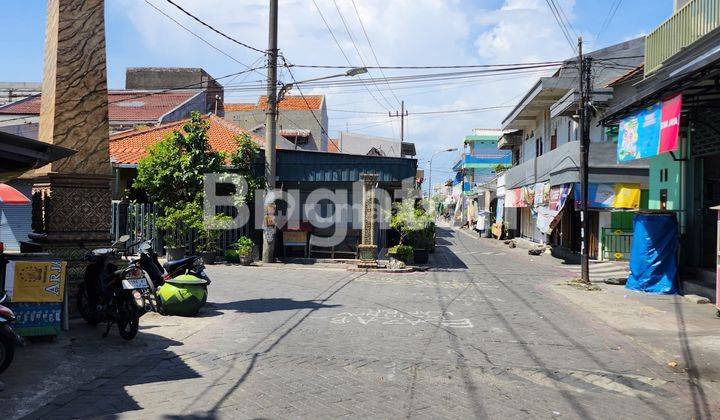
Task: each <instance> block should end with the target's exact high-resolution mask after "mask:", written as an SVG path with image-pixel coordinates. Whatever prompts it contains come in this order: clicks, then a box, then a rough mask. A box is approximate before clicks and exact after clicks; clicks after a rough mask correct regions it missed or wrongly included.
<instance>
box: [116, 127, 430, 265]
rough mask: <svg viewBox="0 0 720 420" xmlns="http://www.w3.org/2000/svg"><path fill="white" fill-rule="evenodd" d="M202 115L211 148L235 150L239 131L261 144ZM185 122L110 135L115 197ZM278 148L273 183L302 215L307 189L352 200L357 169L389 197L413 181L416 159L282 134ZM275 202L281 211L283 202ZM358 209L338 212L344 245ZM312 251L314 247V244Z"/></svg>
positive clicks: (326, 207)
mask: <svg viewBox="0 0 720 420" xmlns="http://www.w3.org/2000/svg"><path fill="white" fill-rule="evenodd" d="M203 118H204V119H205V120H207V121H208V122H209V129H208V133H207V135H208V140H209V142H210V145H211V147H212V148H213V149H214V150H217V151H222V152H232V151H234V150H235V148H236V144H235V141H234V138H235V137H236V136H238V135H242V134H247V135H250V136H251V138H252V139H253V140H254V141H255V142H256V143H257V144H258V145H259V146H260V147H261V148H264V146H265V139H264V137H262V136H259V135H257V134H255V133H253V132H251V131H249V130H246V129H243V128H241V127H239V126H237V125H235V124H233V123H232V122H230V121H227V120H226V119H223V118H220V117H218V116H215V115H213V114H209V115H207V116H205V117H203ZM186 122H187V120H183V121H178V122H174V123H170V124H164V125H161V126H157V127H150V128H145V129H137V130H132V131H130V132H125V133H118V134H115V135H113V136H111V137H110V159H111V162H112V165H113V173H114V175H115V181H114V187H113V197H114V199H115V200H119V199H121V197H123V196H124V193H125V191H126V190H127V188H128V187H129V185H130V183H131V182H132V179H133V178H134V177H135V176H136V174H137V165H138V162H139V161H140V160H141V159H142V158H143V157H144V156H146V155H147V149H148V147H150V146H152V145H154V144H157V143H158V142H160V141H161V140H162V139H163V138H164V137H165V136H167V135H168V134H169V133H171V132H172V131H174V130H182V126H183V125H184V124H185V123H186ZM276 153H277V155H276V159H277V182H276V188H278V189H283V190H285V191H288V190H297V191H298V192H299V194H300V203H298V204H299V205H300V206H299V208H300V212H301V215H305V213H304V212H305V204H306V202H307V199H308V197H309V196H310V194H311V193H312V192H313V191H317V190H321V189H322V190H323V191H331V192H333V193H338V192H340V191H345V194H340V195H341V196H342V197H344V198H347V202H348V204H352V199H353V197H354V196H353V194H354V193H355V192H354V191H353V186H354V184H355V183H357V182H358V181H359V180H360V174H361V173H364V172H370V173H377V174H378V175H379V178H378V182H379V184H378V186H379V188H381V189H383V190H385V191H387V192H388V194H389V196H390V197H391V198H395V192H396V191H398V190H399V189H400V188H401V187H402V186H403V181H405V182H408V183H409V185H413V183H414V178H415V176H416V175H417V161H416V160H415V159H408V158H399V157H386V156H379V157H377V156H367V155H350V154H339V153H331V152H319V151H307V150H302V149H296V148H295V145H294V144H293V143H291V142H289V141H288V140H284V139H282V140H279V141H278V144H277V151H276ZM263 159H264V157H263V156H259V161H258V167H259V168H262V167H263ZM260 170H262V169H260ZM408 180H409V181H408ZM325 201H327V200H325ZM279 207H280V209H281V210H282V206H279ZM321 207H322V208H321V209H320V213H321V214H322V215H323V216H325V217H327V216H328V215H332V214H333V213H334V211H335V209H334V205H333V204H332V203H329V202H328V203H324V204H323V205H322V206H321ZM360 214H361V211H360V206H359V204H358V205H357V206H353V207H350V208H348V209H346V210H341V211H340V213H339V217H341V220H339V222H340V223H341V224H342V225H344V227H345V228H346V229H347V232H348V237H347V238H346V241H348V242H349V243H348V244H347V245H348V246H349V247H346V248H345V249H346V250H347V249H351V248H352V246H351V245H352V244H351V242H353V241H357V239H358V232H359V228H358V226H359V222H360ZM378 238H379V240H380V242H379V243H380V245H381V248H382V246H383V244H384V241H385V240H386V236H385V230H381V231H379V232H378ZM278 247H279V248H278V252H279V254H282V252H284V251H283V249H282V245H281V241H279V242H278ZM310 251H311V252H312V247H311V249H310ZM332 252H334V251H332ZM332 255H334V254H332ZM343 255H345V256H347V255H349V253H347V252H346V253H344V254H343Z"/></svg>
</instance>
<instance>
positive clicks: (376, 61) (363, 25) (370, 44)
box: [351, 0, 400, 104]
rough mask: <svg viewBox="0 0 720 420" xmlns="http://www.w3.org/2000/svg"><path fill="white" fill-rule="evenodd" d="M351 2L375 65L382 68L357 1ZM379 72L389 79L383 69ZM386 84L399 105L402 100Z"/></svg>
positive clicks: (388, 85)
mask: <svg viewBox="0 0 720 420" xmlns="http://www.w3.org/2000/svg"><path fill="white" fill-rule="evenodd" d="M351 1H352V5H353V8H354V9H355V15H357V18H358V22H360V27H361V28H362V31H363V34H365V39H366V40H367V43H368V45H369V46H370V52H372V55H373V58H375V64H377V65H378V67H380V61H379V60H378V57H377V54H375V48H374V47H373V45H372V42H371V41H370V37H369V36H368V33H367V30H366V29H365V24H364V23H363V21H362V18H361V17H360V11H359V10H358V8H357V5H356V4H355V0H351ZM379 70H380V74H381V75H382V77H383V79H386V78H387V77H386V76H385V72H384V71H383V70H382V69H379ZM385 84H387V87H388V88H389V89H390V92H391V93H392V95H393V97H395V100H396V101H397V102H398V104H399V103H400V99H398V97H397V95H396V94H395V92H394V91H393V90H392V88H391V87H390V84H388V83H387V81H386V82H385Z"/></svg>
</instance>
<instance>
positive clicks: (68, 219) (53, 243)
mask: <svg viewBox="0 0 720 420" xmlns="http://www.w3.org/2000/svg"><path fill="white" fill-rule="evenodd" d="M104 9H105V2H104V0H48V15H47V26H46V33H45V72H44V76H43V84H42V102H41V108H40V134H39V137H40V140H41V141H44V142H47V143H52V144H54V145H57V146H63V147H66V148H69V149H73V150H76V151H77V153H76V154H74V155H73V156H71V157H68V158H65V159H61V160H58V161H56V162H53V163H51V164H48V165H46V166H44V167H42V168H40V169H38V170H36V171H35V174H34V177H35V180H34V181H35V183H34V185H33V232H32V233H31V234H30V235H29V237H30V239H31V240H32V242H31V243H29V244H25V245H26V247H27V248H33V247H34V248H36V249H37V248H38V247H39V248H42V249H43V250H44V251H48V252H50V253H51V254H52V255H53V256H56V257H58V258H63V259H70V260H72V259H74V258H76V257H79V256H81V255H83V254H84V252H85V250H86V249H87V248H92V247H95V246H98V245H104V246H106V245H108V243H109V241H110V180H111V176H110V172H111V168H110V155H109V125H108V96H107V74H106V62H105V18H104V12H105V10H104ZM28 250H29V249H28Z"/></svg>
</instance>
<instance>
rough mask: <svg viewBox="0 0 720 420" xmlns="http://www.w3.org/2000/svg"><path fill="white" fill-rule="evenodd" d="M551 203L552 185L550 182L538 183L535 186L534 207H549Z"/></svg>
mask: <svg viewBox="0 0 720 420" xmlns="http://www.w3.org/2000/svg"><path fill="white" fill-rule="evenodd" d="M549 202H550V183H549V182H538V183H537V184H535V199H534V201H533V206H535V207H540V206H547V205H548V203H549Z"/></svg>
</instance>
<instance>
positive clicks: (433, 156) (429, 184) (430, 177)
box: [428, 147, 458, 200]
mask: <svg viewBox="0 0 720 420" xmlns="http://www.w3.org/2000/svg"><path fill="white" fill-rule="evenodd" d="M457 150H458V149H457V147H454V148H451V149H445V150H438V151H437V152H435V153H433V155H432V156H430V163H429V170H430V171H429V172H430V174H429V176H428V200H429V199H430V198H431V197H432V196H431V194H432V161H433V159H434V158H435V156H437V155H439V154H440V153H444V152H457Z"/></svg>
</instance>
